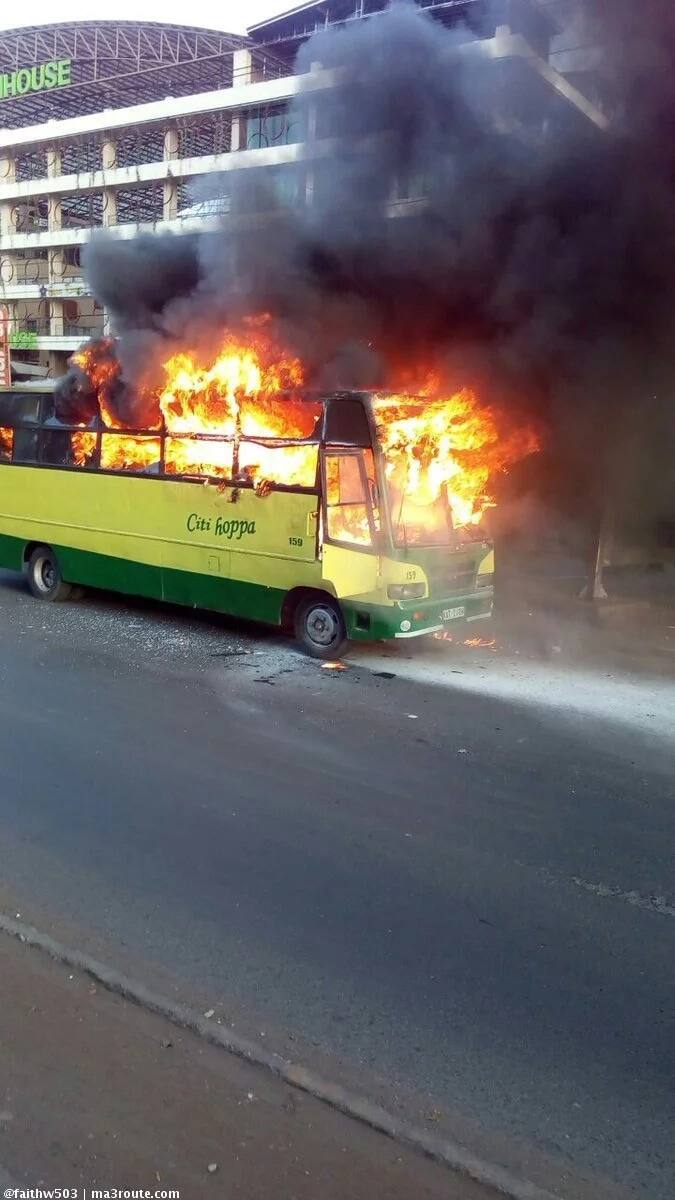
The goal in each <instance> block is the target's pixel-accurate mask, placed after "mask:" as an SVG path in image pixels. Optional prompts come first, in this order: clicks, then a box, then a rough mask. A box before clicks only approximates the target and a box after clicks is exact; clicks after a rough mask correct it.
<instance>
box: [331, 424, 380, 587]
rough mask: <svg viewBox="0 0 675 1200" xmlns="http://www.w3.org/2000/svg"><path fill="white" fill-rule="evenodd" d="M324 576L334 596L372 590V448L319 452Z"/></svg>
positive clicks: (375, 540)
mask: <svg viewBox="0 0 675 1200" xmlns="http://www.w3.org/2000/svg"><path fill="white" fill-rule="evenodd" d="M322 457H323V462H322V479H323V576H324V579H326V580H328V581H330V582H331V583H332V584H333V587H334V588H335V594H336V596H338V598H342V597H348V596H363V595H366V594H367V593H369V592H373V591H375V589H376V588H377V582H378V575H379V561H380V560H379V542H380V514H379V504H378V496H377V484H376V479H375V467H374V460H373V452H372V450H370V449H359V448H351V447H350V448H346V447H337V446H335V447H332V446H327V447H326V448H325V450H324V451H323V456H322Z"/></svg>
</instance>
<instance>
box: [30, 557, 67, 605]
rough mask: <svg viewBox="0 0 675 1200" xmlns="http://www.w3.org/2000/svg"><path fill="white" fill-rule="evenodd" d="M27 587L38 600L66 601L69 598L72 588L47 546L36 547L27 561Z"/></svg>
mask: <svg viewBox="0 0 675 1200" xmlns="http://www.w3.org/2000/svg"><path fill="white" fill-rule="evenodd" d="M28 587H29V588H30V591H31V592H32V594H33V595H34V596H35V597H36V599H38V600H67V599H68V597H69V596H70V594H71V591H72V588H71V586H70V584H69V583H66V582H65V580H64V578H63V576H62V574H61V568H60V566H59V561H58V559H57V557H56V555H55V553H54V551H53V550H51V549H50V548H49V546H38V547H37V548H36V549H35V550H34V551H33V553H32V554H31V556H30V558H29V559H28Z"/></svg>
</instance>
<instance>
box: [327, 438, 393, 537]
mask: <svg viewBox="0 0 675 1200" xmlns="http://www.w3.org/2000/svg"><path fill="white" fill-rule="evenodd" d="M366 450H371V452H372V453H373V461H374V462H376V460H375V456H374V452H373V451H372V447H370V446H346V445H341V444H339V443H335V442H331V443H329V444H323V445H322V446H321V455H320V457H321V516H322V524H323V541H324V542H328V543H330V545H331V546H342V547H343V548H344V549H346V550H357V551H359V552H360V553H362V554H378V553H379V551H380V549H381V545H382V528H380V529H377V527H376V525H375V517H374V512H373V498H372V495H371V492H370V488H369V486H368V475H367V472H366V464H365V462H364V458H363V455H364V452H365V451H366ZM341 456H344V457H348V458H357V459H358V464H359V475H360V478H361V485H362V488H363V495H364V497H365V509H366V513H367V516H368V528H369V530H370V543H369V544H368V545H367V546H364V545H363V543H360V542H351V541H349V540H348V539H345V538H336V537H331V535H330V532H329V521H328V509H329V508H340V507H342V506H341V505H333V504H331V505H329V504H328V475H327V471H326V460H327V459H328V458H335V457H341ZM376 473H377V466H376ZM378 492H379V483H378ZM345 507H350V505H349V504H347V505H346V506H345ZM352 507H356V503H355V502H354V503H353V504H352ZM379 510H380V506H379V505H378V511H379ZM381 524H382V519H381V518H380V526H381Z"/></svg>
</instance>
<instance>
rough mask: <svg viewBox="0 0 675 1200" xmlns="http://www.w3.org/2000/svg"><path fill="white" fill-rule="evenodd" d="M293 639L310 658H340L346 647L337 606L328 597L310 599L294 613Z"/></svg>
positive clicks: (344, 629) (344, 628) (312, 597)
mask: <svg viewBox="0 0 675 1200" xmlns="http://www.w3.org/2000/svg"><path fill="white" fill-rule="evenodd" d="M294 623H295V636H296V639H297V641H298V642H299V643H300V645H301V646H302V648H303V650H305V651H306V652H307V654H311V655H312V657H313V658H326V659H327V658H339V656H340V654H342V652H343V651H344V650H345V649H346V647H347V629H346V626H345V622H344V617H343V616H342V612H341V610H340V605H339V604H338V603H337V601H336V600H333V599H332V597H331V596H327V595H323V596H319V595H317V596H309V597H308V598H307V599H306V600H302V601H301V602H300V604H299V605H298V607H297V608H296V610H295V622H294Z"/></svg>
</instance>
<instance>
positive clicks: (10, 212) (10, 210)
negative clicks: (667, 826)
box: [0, 151, 18, 234]
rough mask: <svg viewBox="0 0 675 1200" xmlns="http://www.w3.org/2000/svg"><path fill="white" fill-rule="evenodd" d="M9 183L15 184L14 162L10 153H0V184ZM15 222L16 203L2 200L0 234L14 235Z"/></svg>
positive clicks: (0, 204) (0, 206) (0, 205)
mask: <svg viewBox="0 0 675 1200" xmlns="http://www.w3.org/2000/svg"><path fill="white" fill-rule="evenodd" d="M9 183H16V161H15V159H14V155H13V154H12V153H11V152H10V151H7V152H5V153H2V152H0V184H9ZM17 220H18V216H17V211H16V201H14V200H3V201H2V202H1V203H0V234H3V233H7V234H9V233H14V231H15V229H16V226H17Z"/></svg>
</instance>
